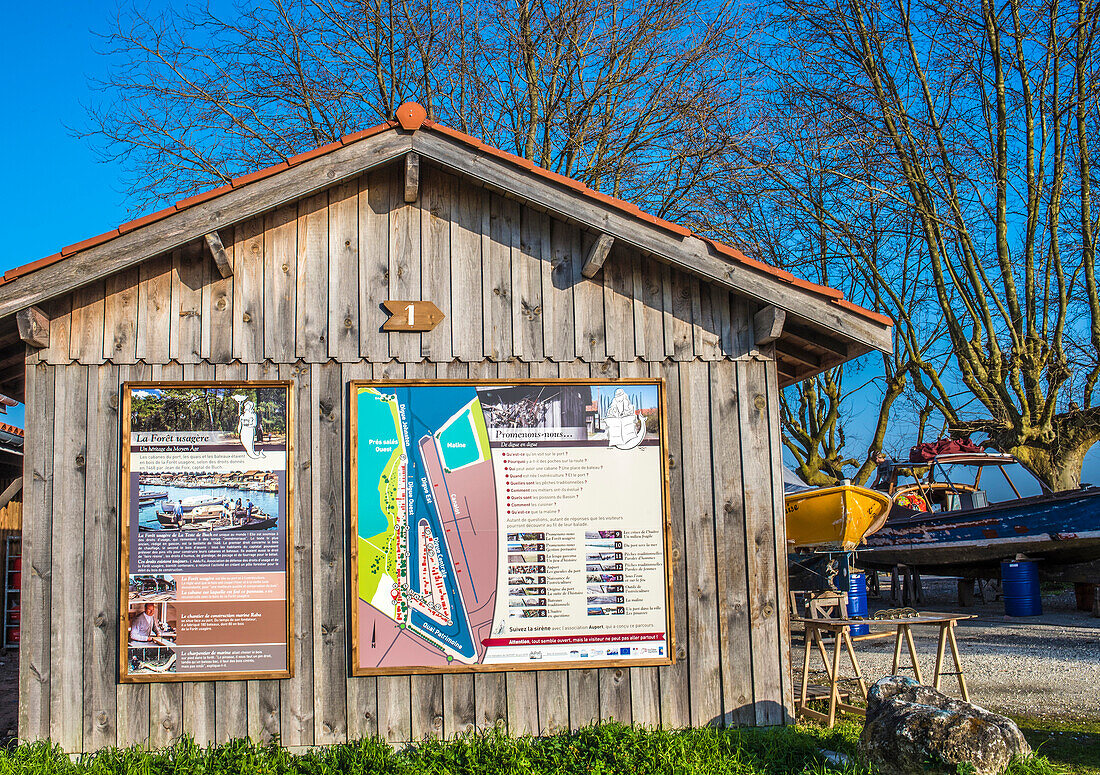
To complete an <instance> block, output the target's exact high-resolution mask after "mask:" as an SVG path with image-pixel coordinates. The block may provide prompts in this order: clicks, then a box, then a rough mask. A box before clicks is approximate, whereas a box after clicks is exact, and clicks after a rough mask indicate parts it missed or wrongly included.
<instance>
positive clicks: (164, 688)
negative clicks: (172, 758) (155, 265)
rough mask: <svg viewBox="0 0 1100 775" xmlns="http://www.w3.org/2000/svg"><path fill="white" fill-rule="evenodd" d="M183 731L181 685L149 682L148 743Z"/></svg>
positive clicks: (166, 369) (165, 377) (159, 372)
mask: <svg viewBox="0 0 1100 775" xmlns="http://www.w3.org/2000/svg"><path fill="white" fill-rule="evenodd" d="M152 379H154V380H156V381H157V382H162V381H163V382H174V381H177V380H181V379H183V367H182V366H180V365H179V364H178V363H168V364H165V365H154V366H153V368H152ZM183 732H184V729H183V685H182V684H178V683H153V684H150V685H149V746H150V747H151V748H164V747H165V746H167V745H171V744H172V743H173V742H174V741H175V740H176V739H178V738H179V736H180V735H182V734H183Z"/></svg>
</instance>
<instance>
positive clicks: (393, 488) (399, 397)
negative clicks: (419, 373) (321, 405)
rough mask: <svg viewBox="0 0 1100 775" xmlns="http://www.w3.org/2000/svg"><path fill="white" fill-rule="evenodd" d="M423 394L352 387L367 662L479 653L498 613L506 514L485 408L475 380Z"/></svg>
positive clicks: (471, 658)
mask: <svg viewBox="0 0 1100 775" xmlns="http://www.w3.org/2000/svg"><path fill="white" fill-rule="evenodd" d="M417 395H419V396H420V398H421V399H422V400H420V401H416V400H415V397H416V396H417ZM423 398H424V394H423V393H422V392H421V393H419V394H418V393H417V392H415V390H414V389H413V388H410V387H407V386H388V387H385V388H382V389H375V388H359V389H358V391H357V395H356V396H355V400H356V402H357V404H356V412H357V418H358V422H357V426H358V427H359V428H360V429H362V431H363V432H361V434H360V436H359V438H358V440H357V442H356V443H357V449H356V452H357V470H358V476H357V483H358V489H357V524H356V529H357V533H358V536H357V541H358V553H357V554H358V557H357V576H358V601H357V605H358V608H359V611H358V613H359V632H360V642H359V653H360V655H361V656H360V659H361V662H362V663H363V664H364V665H365V666H370V667H388V666H392V667H399V666H403V665H410V664H412V665H432V664H436V665H446V664H450V663H459V664H476V663H478V662H479V660H480V658H481V657H482V656H483V655H484V651H485V647H484V645H483V641H484V640H485V639H486V638H487V637H488V633H489V628H490V627H491V624H492V618H493V607H494V602H495V592H496V590H495V587H496V567H497V566H496V552H497V515H496V499H495V494H494V492H495V491H494V484H493V470H492V459H491V454H490V450H489V436H488V433H487V430H486V426H485V417H484V415H483V414H482V409H481V404H480V402H479V401H478V397H477V392H476V390H475V389H474V388H473V387H459V386H450V387H441V388H438V389H436V390H433V391H432V395H431V400H430V401H429V400H423Z"/></svg>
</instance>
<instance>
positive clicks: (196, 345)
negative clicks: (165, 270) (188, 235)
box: [168, 241, 210, 363]
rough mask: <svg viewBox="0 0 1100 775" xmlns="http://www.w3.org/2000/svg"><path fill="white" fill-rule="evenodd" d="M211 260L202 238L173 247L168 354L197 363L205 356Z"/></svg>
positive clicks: (183, 360)
mask: <svg viewBox="0 0 1100 775" xmlns="http://www.w3.org/2000/svg"><path fill="white" fill-rule="evenodd" d="M209 265H210V261H209V259H208V258H207V256H206V247H205V246H204V245H203V244H202V243H201V242H197V241H196V242H189V243H187V244H186V245H184V246H183V247H182V248H179V249H178V250H174V251H172V332H171V338H170V344H169V350H168V354H169V356H170V357H171V358H172V359H173V360H176V361H179V362H180V363H194V362H196V361H198V360H199V358H200V357H201V356H202V289H203V286H205V285H206V270H207V268H208V267H209Z"/></svg>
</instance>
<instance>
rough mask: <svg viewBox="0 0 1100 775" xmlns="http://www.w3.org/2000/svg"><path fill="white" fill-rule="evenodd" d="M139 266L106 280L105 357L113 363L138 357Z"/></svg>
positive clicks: (131, 360) (133, 359) (104, 303)
mask: <svg viewBox="0 0 1100 775" xmlns="http://www.w3.org/2000/svg"><path fill="white" fill-rule="evenodd" d="M140 281H141V272H140V270H139V269H138V267H136V266H135V267H133V268H132V269H127V270H126V271H125V272H119V273H118V274H113V275H111V276H110V277H108V278H107V279H106V280H105V281H104V286H105V288H104V298H103V357H104V358H105V359H106V360H109V361H111V362H112V363H133V362H134V361H135V360H137V336H136V327H137V322H136V321H137V297H138V283H139V282H140Z"/></svg>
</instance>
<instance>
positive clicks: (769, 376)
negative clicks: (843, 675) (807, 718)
mask: <svg viewBox="0 0 1100 775" xmlns="http://www.w3.org/2000/svg"><path fill="white" fill-rule="evenodd" d="M764 375H765V379H766V380H767V397H768V439H769V442H770V444H771V451H772V457H771V463H772V464H771V479H772V488H771V489H772V514H773V515H774V516H773V522H774V524H775V530H774V533H773V535H774V547H773V552H774V554H775V600H776V604H777V605H776V612H775V615H776V617H777V618H778V619H779V643H778V644H777V646H778V649H779V679H780V685H781V692H782V703H783V712H782V718H783V722H782V723H784V724H793V723H794V721H795V718H794V686H793V679H792V674H791V619H790V594H789V593H790V579H789V578H788V575H787V520H786V519H785V516H784V517H781V516H780V515H785V513H786V512H785V510H784V506H785V502H784V492H783V440H782V438H781V436H780V431H779V411H780V410H779V390H780V387H779V373H778V368H777V364H776V362H775V361H774V360H772V361H768V362H767V363H765V374H764Z"/></svg>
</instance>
